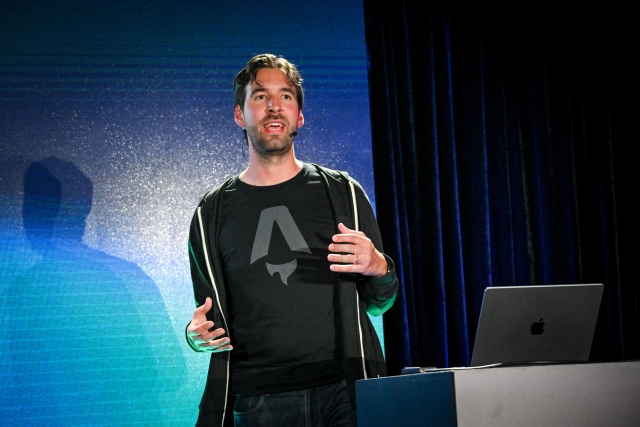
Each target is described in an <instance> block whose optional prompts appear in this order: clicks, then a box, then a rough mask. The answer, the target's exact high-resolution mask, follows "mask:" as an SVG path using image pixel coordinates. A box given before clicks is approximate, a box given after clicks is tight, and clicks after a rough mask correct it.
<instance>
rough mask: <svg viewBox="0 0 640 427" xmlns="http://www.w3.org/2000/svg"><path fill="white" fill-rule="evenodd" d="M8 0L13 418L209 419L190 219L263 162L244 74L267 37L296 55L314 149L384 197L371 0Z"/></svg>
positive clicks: (97, 422)
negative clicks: (370, 75)
mask: <svg viewBox="0 0 640 427" xmlns="http://www.w3.org/2000/svg"><path fill="white" fill-rule="evenodd" d="M1 9H2V10H1V11H0V313H1V317H0V323H1V325H0V334H1V336H0V424H2V425H3V426H112V425H123V426H124V425H132V426H171V427H173V426H191V425H193V424H194V423H195V420H196V417H197V408H198V404H199V401H200V396H201V394H202V390H203V388H204V383H205V377H206V372H207V368H208V356H207V355H205V354H200V353H196V352H194V351H192V350H191V349H190V348H189V347H188V345H187V344H186V342H185V340H184V329H185V327H186V325H187V323H188V322H189V320H190V318H191V314H192V313H193V309H194V302H193V293H192V287H191V280H190V275H189V265H188V257H187V236H188V229H189V223H190V221H191V217H192V214H193V212H194V210H195V207H196V205H197V203H198V201H199V199H200V197H201V196H202V195H203V194H204V193H205V192H206V191H207V190H208V189H210V188H212V187H214V186H215V185H217V184H219V183H220V182H222V181H223V180H224V179H225V178H227V177H229V176H231V175H232V174H235V173H238V172H239V171H240V170H242V169H243V168H244V167H245V166H246V159H245V156H246V155H247V153H246V151H245V150H246V149H245V148H244V147H243V142H242V133H241V130H240V128H239V127H238V126H237V125H236V124H235V123H234V121H233V92H232V81H233V78H234V76H235V74H236V73H237V72H238V71H239V70H240V69H241V68H242V67H243V66H244V65H245V64H246V62H247V61H248V60H249V58H251V57H252V56H253V55H255V54H258V53H264V52H270V53H273V54H276V55H282V56H284V57H286V58H287V59H289V60H291V61H292V62H294V63H295V64H296V65H297V66H298V67H299V70H300V72H301V74H302V76H303V78H304V88H305V94H306V100H305V108H304V113H305V119H306V123H305V126H304V127H302V128H301V129H300V133H299V135H298V137H297V138H296V154H297V156H298V158H300V159H301V160H305V161H310V162H315V163H319V164H322V165H325V166H328V167H332V168H336V169H340V170H346V171H348V172H349V173H350V174H351V175H352V176H353V177H354V178H356V179H357V180H358V181H359V182H360V183H361V184H362V185H363V187H364V188H365V190H366V191H367V193H368V195H369V197H370V198H371V200H372V202H374V199H373V196H374V188H373V171H372V159H371V135H370V122H369V103H368V99H369V95H368V84H367V59H366V48H365V42H364V22H363V10H362V4H361V2H359V1H355V2H353V1H347V2H343V1H340V2H338V1H318V0H311V1H305V2H294V1H281V2H277V4H272V3H267V2H260V1H256V0H247V1H231V2H230V1H225V2H222V1H214V0H190V1H181V2H177V1H166V0H164V1H157V2H146V1H145V2H143V1H139V0H127V1H124V0H116V1H110V2H88V1H79V0H76V1H72V0H69V1H56V2H50V1H30V0H27V1H4V2H3V5H2V8H1ZM374 207H375V205H374ZM374 320H375V325H376V328H377V330H378V331H379V333H380V334H381V332H382V331H381V323H380V322H381V320H380V318H377V319H374Z"/></svg>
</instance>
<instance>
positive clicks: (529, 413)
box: [356, 361, 640, 427]
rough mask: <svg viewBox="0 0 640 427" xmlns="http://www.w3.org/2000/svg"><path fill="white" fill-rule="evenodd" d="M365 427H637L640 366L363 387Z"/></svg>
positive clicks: (508, 371) (412, 378)
mask: <svg viewBox="0 0 640 427" xmlns="http://www.w3.org/2000/svg"><path fill="white" fill-rule="evenodd" d="M356 401H357V404H358V427H378V426H380V427H382V426H384V427H391V426H401V427H411V426H425V427H429V426H435V427H513V426H518V427H540V426H545V427H566V426H580V427H603V426H616V427H638V426H640V362H638V361H629V362H615V363H580V364H558V365H536V366H510V367H493V368H483V369H465V368H461V369H455V370H442V371H433V372H426V373H421V374H412V375H403V376H397V377H386V378H374V379H368V380H361V381H357V382H356Z"/></svg>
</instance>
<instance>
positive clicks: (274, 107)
mask: <svg viewBox="0 0 640 427" xmlns="http://www.w3.org/2000/svg"><path fill="white" fill-rule="evenodd" d="M267 106H268V107H269V111H280V110H282V106H281V105H280V100H279V99H278V98H270V99H269V102H268V103H267Z"/></svg>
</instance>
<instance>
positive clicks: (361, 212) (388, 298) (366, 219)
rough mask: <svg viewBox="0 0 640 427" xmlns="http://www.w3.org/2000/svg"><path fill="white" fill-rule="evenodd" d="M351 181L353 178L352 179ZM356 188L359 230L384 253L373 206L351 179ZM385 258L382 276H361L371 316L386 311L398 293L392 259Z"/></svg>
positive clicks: (368, 311)
mask: <svg viewBox="0 0 640 427" xmlns="http://www.w3.org/2000/svg"><path fill="white" fill-rule="evenodd" d="M352 181H353V180H352ZM353 183H354V185H355V189H356V201H357V203H358V218H359V221H360V227H359V228H360V231H362V232H363V233H364V234H365V235H366V236H367V237H368V238H369V239H371V242H372V243H373V246H374V247H375V248H376V249H377V250H379V251H380V252H382V253H383V254H384V249H383V246H382V238H381V236H380V229H379V228H378V222H377V221H376V218H375V215H374V213H373V207H372V206H371V202H370V201H369V198H368V197H367V195H366V193H365V192H364V190H363V189H362V187H361V186H360V184H358V183H357V182H356V181H353ZM384 257H385V259H386V260H387V264H388V267H387V273H386V274H385V275H384V276H382V277H375V278H374V277H366V276H361V285H360V286H362V294H363V297H364V300H365V303H366V305H367V313H369V314H371V315H372V316H380V315H381V314H383V313H384V312H385V311H387V310H388V309H389V308H390V307H391V306H392V305H393V302H394V301H395V300H396V296H397V294H398V288H399V285H398V278H397V276H396V269H395V264H394V262H393V260H392V259H391V258H390V257H389V256H387V255H386V254H385V255H384Z"/></svg>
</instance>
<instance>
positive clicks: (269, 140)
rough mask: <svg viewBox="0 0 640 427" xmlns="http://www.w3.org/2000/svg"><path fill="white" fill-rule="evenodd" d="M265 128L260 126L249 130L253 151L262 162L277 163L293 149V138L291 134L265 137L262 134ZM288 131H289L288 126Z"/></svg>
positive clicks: (251, 127)
mask: <svg viewBox="0 0 640 427" xmlns="http://www.w3.org/2000/svg"><path fill="white" fill-rule="evenodd" d="M263 126H264V125H263V124H258V125H255V126H250V127H248V128H247V134H248V136H249V141H250V143H251V146H252V147H253V151H254V152H255V153H256V154H257V155H258V157H259V158H260V159H262V160H268V161H277V160H278V159H281V158H284V157H285V156H286V155H287V154H288V153H289V151H291V148H292V147H293V136H291V133H290V132H286V133H285V134H283V135H265V134H264V133H263V132H261V130H262V129H263ZM287 129H289V127H288V126H287Z"/></svg>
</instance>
